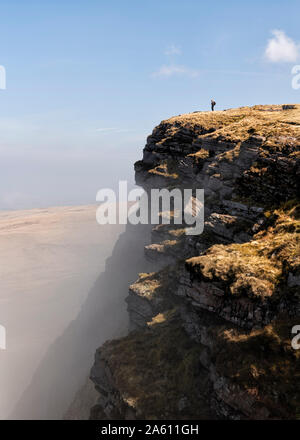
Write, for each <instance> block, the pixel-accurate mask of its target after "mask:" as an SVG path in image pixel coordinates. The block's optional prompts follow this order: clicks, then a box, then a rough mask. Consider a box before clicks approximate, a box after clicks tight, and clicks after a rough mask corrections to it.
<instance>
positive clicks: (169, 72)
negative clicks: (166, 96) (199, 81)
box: [152, 64, 200, 78]
mask: <svg viewBox="0 0 300 440" xmlns="http://www.w3.org/2000/svg"><path fill="white" fill-rule="evenodd" d="M199 74H200V72H199V71H198V70H195V69H191V68H189V67H186V66H179V65H176V64H173V65H163V66H161V67H160V68H159V69H158V70H157V71H156V72H154V73H152V76H153V77H154V78H159V77H164V78H169V77H171V76H187V77H190V78H196V77H197V76H199Z"/></svg>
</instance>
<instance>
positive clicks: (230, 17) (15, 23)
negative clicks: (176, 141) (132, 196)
mask: <svg viewBox="0 0 300 440" xmlns="http://www.w3.org/2000/svg"><path fill="white" fill-rule="evenodd" d="M0 7H1V9H0V65H2V66H4V67H5V69H6V76H7V88H6V90H1V91H0V154H1V157H2V160H1V165H0V167H1V168H2V170H0V171H1V173H0V176H1V177H0V208H1V207H6V208H7V207H12V208H13V207H25V206H26V207H27V206H28V207H31V206H46V205H48V204H72V203H87V202H89V201H93V200H94V197H95V194H96V192H97V189H99V188H100V187H101V186H104V185H105V184H106V186H111V185H113V184H114V183H115V182H116V181H117V180H119V179H124V178H129V176H131V177H130V179H133V173H132V162H133V161H134V160H136V159H138V158H139V157H140V156H141V152H142V147H143V145H144V143H145V138H146V136H147V134H149V132H150V131H151V130H152V128H153V127H154V125H156V124H157V123H159V122H160V120H162V119H165V118H168V117H170V116H172V115H175V114H179V113H186V112H192V111H196V110H208V109H209V103H210V99H211V98H214V99H215V100H216V102H217V109H223V108H229V107H237V106H242V105H254V104H258V103H259V104H266V103H286V102H299V96H300V90H294V89H293V88H292V87H291V78H292V76H291V68H292V67H293V65H295V64H300V60H299V59H298V55H299V53H300V52H299V42H300V34H299V23H298V20H299V16H300V4H299V2H298V1H293V0H290V1H288V2H286V1H282V0H281V1H278V0H272V2H271V1H265V2H261V1H256V0H254V1H253V0H252V1H251V2H250V1H249V2H246V1H243V2H241V1H230V0H227V1H224V0H223V1H217V0H215V1H214V2H211V1H199V0H197V1H196V0H185V1H178V0H172V1H171V0H163V1H157V0H150V1H147V2H146V1H141V0H139V1H136V0H127V1H124V0H122V1H120V0H119V1H116V0H111V1H104V0H98V1H96V0H94V1H93V0H87V1H81V0H76V1H71V0H69V1H66V0H60V1H56V0H51V1H50V0H44V1H43V2H41V1H26V2H24V1H21V0H19V1H16V0H10V1H0ZM274 31H276V32H277V33H276V32H275V33H274ZM279 31H280V32H279ZM270 39H271V40H272V41H271V42H270Z"/></svg>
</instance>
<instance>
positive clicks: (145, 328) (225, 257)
mask: <svg viewBox="0 0 300 440" xmlns="http://www.w3.org/2000/svg"><path fill="white" fill-rule="evenodd" d="M299 145H300V106H299V105H288V106H255V107H252V108H248V107H244V108H239V109H233V110H227V111H220V112H214V113H208V112H196V113H192V114H187V115H180V116H176V117H173V118H170V119H168V120H166V121H162V122H161V123H160V124H159V125H158V126H157V127H156V128H155V129H154V130H153V132H152V134H151V135H150V136H149V137H148V139H147V144H146V146H145V148H144V152H143V159H142V160H141V161H139V162H137V163H136V164H135V171H136V181H137V183H138V184H139V185H141V186H142V187H144V189H145V190H146V191H149V190H150V189H151V188H163V187H166V188H174V187H177V188H204V190H205V225H204V232H203V233H202V234H201V235H196V236H187V235H186V234H185V231H184V227H183V226H181V225H176V224H171V225H157V226H154V227H153V229H152V236H151V237H152V238H151V243H149V244H148V245H146V246H145V256H146V258H147V259H148V260H149V261H157V262H158V261H159V262H160V264H161V270H159V271H157V272H151V273H142V274H139V277H138V279H137V281H136V282H134V283H133V284H132V285H130V286H129V295H128V297H127V300H126V301H127V305H128V313H129V318H130V332H129V334H128V335H127V336H126V337H124V338H121V339H117V340H113V341H108V342H106V343H105V344H104V345H103V346H101V347H100V348H99V349H98V350H97V352H96V356H95V363H94V365H93V368H92V371H91V379H92V380H93V382H94V383H95V386H96V390H97V391H98V392H99V400H98V403H97V405H96V406H94V407H93V409H92V411H91V418H93V419H116V418H123V419H174V418H178V419H201V418H202V419H208V418H209V419H213V418H229V419H293V418H297V417H299V414H300V381H299V379H300V377H299V376H300V373H299V372H300V350H295V349H293V348H292V346H291V339H292V334H291V329H292V327H293V326H294V325H296V324H298V325H299V324H300V306H299V299H300V289H299V285H300V258H299V254H300V252H299V229H300V221H299V213H300V204H299V184H298V183H299V170H300V168H299V156H300V153H299ZM172 214H174V213H172Z"/></svg>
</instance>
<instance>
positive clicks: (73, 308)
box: [0, 205, 125, 419]
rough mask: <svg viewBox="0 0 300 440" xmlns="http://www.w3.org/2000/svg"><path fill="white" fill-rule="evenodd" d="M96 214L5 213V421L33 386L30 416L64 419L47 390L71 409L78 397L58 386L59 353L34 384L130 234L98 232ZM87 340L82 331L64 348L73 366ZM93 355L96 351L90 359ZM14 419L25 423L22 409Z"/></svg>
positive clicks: (65, 210)
mask: <svg viewBox="0 0 300 440" xmlns="http://www.w3.org/2000/svg"><path fill="white" fill-rule="evenodd" d="M96 209H97V206H96V205H91V206H78V207H61V208H48V209H33V210H27V211H2V212H1V213H0V304H1V307H0V323H1V325H3V326H4V327H5V329H6V336H7V337H6V350H0V387H1V397H0V417H1V419H5V418H8V417H9V416H10V414H11V413H12V412H13V409H14V407H15V405H16V404H17V402H18V401H19V400H20V399H21V401H22V395H23V393H24V391H25V389H26V388H27V387H28V386H30V391H29V392H28V393H27V394H26V396H27V397H26V404H25V407H26V414H24V417H25V418H35V417H38V416H41V417H42V416H43V417H45V418H51V417H52V416H54V415H55V416H57V417H59V416H62V413H59V411H58V412H56V413H55V414H54V413H53V412H51V411H50V410H49V411H48V410H47V408H48V406H47V405H48V404H47V399H48V389H51V390H59V392H58V394H60V393H63V394H64V396H65V402H66V406H67V401H68V399H71V395H72V392H75V391H76V390H75V388H76V387H75V385H74V387H73V388H72V387H71V388H70V389H69V394H68V392H67V391H68V386H66V387H65V386H64V384H63V383H60V385H59V387H58V382H59V381H57V380H56V373H55V371H56V369H55V365H59V362H60V360H59V356H58V355H56V354H54V356H53V357H52V364H51V367H50V370H49V371H47V374H46V375H45V376H43V377H44V379H45V378H46V380H43V381H42V383H39V384H37V385H36V386H35V385H30V384H31V383H32V381H33V378H34V377H36V376H35V375H36V374H37V373H36V371H37V370H38V366H39V364H41V363H43V359H44V358H45V356H46V355H47V353H48V352H49V348H50V346H51V345H52V344H54V343H55V340H56V339H57V338H58V337H60V336H61V335H62V334H63V333H64V332H65V331H66V329H67V327H68V326H69V325H70V323H71V322H72V321H74V320H76V318H77V316H78V314H79V312H80V310H81V309H82V307H84V304H85V302H86V300H87V298H88V294H89V292H90V290H91V289H92V287H93V285H94V283H95V280H96V279H97V277H98V276H99V274H100V273H101V272H103V271H104V269H105V261H106V259H107V257H109V256H110V255H111V253H112V250H113V247H114V245H115V243H116V241H117V239H118V237H119V235H120V234H121V233H122V232H123V231H124V229H125V226H124V225H122V226H119V225H104V226H99V225H98V224H97V222H96V216H95V215H96ZM98 295H99V296H98V299H99V303H98V306H99V307H100V309H101V307H102V306H103V307H104V308H105V304H101V292H98ZM87 318H88V317H87ZM94 324H95V323H94ZM98 324H99V323H98ZM99 327H101V325H100V326H99ZM100 332H101V330H100ZM88 336H89V335H86V334H84V335H83V334H81V333H80V331H79V334H74V333H72V334H71V338H70V339H69V340H68V342H67V344H65V345H63V346H62V353H65V354H67V353H69V354H70V362H74V364H75V365H76V363H77V362H78V358H77V359H73V358H72V353H71V351H69V350H71V347H72V346H73V345H76V343H77V341H80V340H81V341H84V338H85V337H88ZM91 348H92V347H91ZM78 349H79V351H80V346H79V347H78ZM92 355H93V352H92V351H91V353H89V356H90V358H91V357H92ZM68 356H69V355H68ZM79 363H80V362H79ZM58 373H59V374H61V376H62V378H65V379H66V381H67V378H68V376H70V375H71V377H72V378H74V379H75V378H76V368H75V369H74V370H68V371H67V370H66V369H64V368H63V366H62V365H60V368H59V372H58ZM63 381H64V380H63V379H62V382H63ZM75 382H76V380H75ZM43 390H44V391H43ZM33 396H37V397H36V398H34V397H33ZM67 396H68V397H67ZM27 399H28V400H27ZM53 399H54V401H53V406H54V407H56V408H61V410H62V409H63V405H62V404H60V396H59V395H54V396H53ZM30 402H31V403H30ZM43 407H44V408H45V409H44V411H42V410H41V409H42V408H43ZM18 408H22V404H20V405H19V406H18ZM41 411H42V412H41ZM15 414H16V416H17V417H18V415H19V416H20V417H21V416H22V411H21V409H20V411H19V413H18V412H16V413H15Z"/></svg>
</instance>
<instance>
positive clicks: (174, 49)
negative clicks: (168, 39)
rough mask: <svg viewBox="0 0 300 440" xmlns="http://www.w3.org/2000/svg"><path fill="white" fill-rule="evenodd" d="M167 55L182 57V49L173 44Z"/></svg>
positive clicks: (169, 47) (166, 52) (166, 51)
mask: <svg viewBox="0 0 300 440" xmlns="http://www.w3.org/2000/svg"><path fill="white" fill-rule="evenodd" d="M165 55H181V49H180V47H179V46H175V44H171V46H168V47H167V49H166V50H165Z"/></svg>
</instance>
